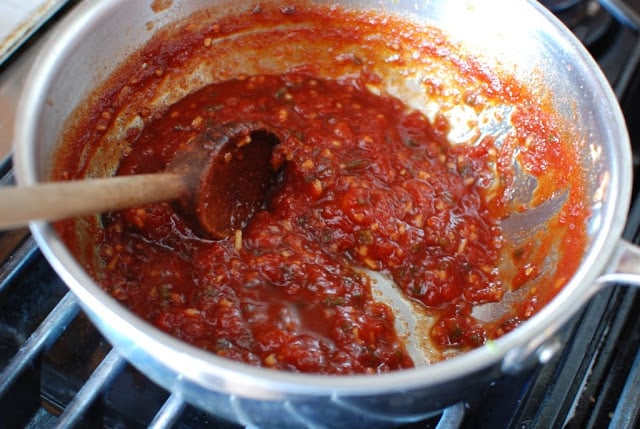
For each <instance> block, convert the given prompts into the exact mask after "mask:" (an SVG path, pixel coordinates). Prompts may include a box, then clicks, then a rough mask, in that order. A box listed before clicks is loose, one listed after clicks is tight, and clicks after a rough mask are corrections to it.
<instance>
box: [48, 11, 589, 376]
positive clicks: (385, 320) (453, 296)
mask: <svg viewBox="0 0 640 429" xmlns="http://www.w3.org/2000/svg"><path fill="white" fill-rule="evenodd" d="M343 14H344V16H343ZM283 17H284V18H283ZM282 19H286V20H290V21H291V22H297V21H299V22H305V21H309V22H313V23H315V24H317V26H316V27H317V28H316V29H314V30H310V33H309V34H308V35H306V36H305V37H309V38H310V40H313V37H314V35H313V31H318V32H320V31H322V36H323V37H334V38H335V43H334V45H335V46H338V45H339V44H340V43H342V42H344V41H351V40H352V39H353V40H356V41H360V40H361V41H362V43H371V44H372V45H375V44H376V43H378V44H379V48H380V51H381V52H382V51H383V50H385V49H390V48H389V47H392V48H393V49H399V50H400V49H401V48H402V47H403V46H418V48H416V49H418V50H419V51H420V52H421V55H419V56H417V57H415V58H416V59H415V60H416V65H417V67H423V66H424V65H425V64H427V63H428V62H429V61H430V60H431V58H432V57H437V58H436V59H437V60H443V61H450V62H452V63H454V64H455V65H456V67H458V68H459V70H460V75H461V77H462V78H464V79H467V78H468V80H469V82H472V81H480V82H485V84H484V85H481V87H480V88H476V89H475V91H476V92H477V93H473V92H470V93H469V97H468V98H469V99H470V100H472V99H475V97H477V99H478V100H486V102H487V103H490V102H491V101H492V100H498V101H505V102H507V103H508V104H510V105H515V106H518V109H516V111H515V112H514V114H513V115H512V118H511V120H512V123H513V126H514V129H515V132H514V134H513V135H510V136H507V137H506V138H505V139H504V141H503V142H502V144H501V145H500V146H496V145H495V142H494V141H493V139H492V138H491V137H486V138H484V139H482V140H481V141H480V142H477V143H475V144H473V145H468V144H462V145H453V144H450V143H449V142H448V141H447V139H446V136H447V133H448V131H449V124H448V123H447V120H446V119H444V117H442V116H437V117H436V118H435V120H434V121H433V123H431V122H430V121H429V120H428V119H427V118H426V117H425V116H423V115H422V114H420V113H418V112H416V111H415V110H411V109H409V108H408V107H407V106H405V105H404V104H403V103H402V102H400V101H399V100H398V99H395V98H393V97H390V96H387V95H375V94H373V93H372V92H370V91H369V90H368V89H367V86H368V84H370V83H373V84H378V83H380V82H381V80H383V79H384V76H380V75H378V74H376V73H375V72H371V71H370V70H369V63H368V61H369V60H363V59H361V58H359V57H357V56H355V57H353V58H351V57H350V58H349V61H348V62H349V63H350V65H349V67H360V68H361V70H359V71H358V73H345V77H343V78H340V79H318V78H317V77H314V76H315V75H314V66H313V64H310V65H309V66H308V67H299V68H295V69H293V70H290V71H289V72H287V73H285V74H281V75H269V74H264V75H257V76H253V77H246V78H241V79H234V80H227V81H224V82H220V83H215V84H212V85H209V86H205V87H204V88H202V89H200V90H199V91H197V92H194V93H192V94H189V95H188V96H186V97H185V98H184V99H182V100H181V101H179V102H177V103H176V104H174V105H171V106H170V107H167V108H164V109H160V110H157V111H150V110H148V109H147V108H146V106H139V107H138V108H139V109H140V117H141V118H142V120H143V121H144V128H143V129H142V131H141V132H140V133H138V131H131V133H128V134H127V135H126V136H125V137H126V140H127V141H128V142H129V143H130V147H127V150H126V151H125V153H124V156H123V158H122V161H121V163H120V167H119V171H118V174H136V173H148V172H156V171H162V170H163V168H164V167H165V166H166V165H167V163H168V162H169V161H171V159H172V158H173V156H174V154H175V153H176V151H179V150H180V146H181V145H183V144H185V142H188V141H189V140H190V139H191V138H193V137H194V136H195V135H196V134H198V133H200V132H202V131H203V130H205V129H206V128H207V127H210V126H212V125H216V124H221V123H225V122H230V121H240V122H261V123H264V124H268V125H269V126H270V127H273V128H280V129H281V130H286V133H281V134H282V135H287V136H288V137H287V139H286V140H285V141H283V142H282V147H281V150H283V151H284V153H285V154H286V159H287V161H286V162H285V164H284V167H283V170H282V173H281V174H282V177H281V178H280V180H279V186H278V188H277V189H276V192H275V193H274V196H273V198H272V199H271V200H270V201H269V203H268V205H267V206H266V207H265V208H264V210H261V211H259V212H258V213H257V214H256V215H255V216H254V217H253V218H252V219H251V221H250V223H249V224H248V225H247V227H246V228H244V229H243V230H242V231H238V233H237V234H236V235H235V236H232V237H229V238H228V239H225V240H220V241H213V240H208V239H205V238H202V237H200V236H198V235H197V234H196V233H194V231H192V230H191V229H190V228H189V226H188V224H187V223H185V222H184V221H183V220H182V219H181V218H180V216H179V215H178V214H176V213H175V212H174V210H173V209H172V206H171V204H168V203H167V204H155V205H149V206H145V207H139V208H134V209H130V210H125V211H120V212H113V213H108V214H105V215H103V216H102V218H101V222H102V223H101V225H103V227H104V228H101V227H100V226H97V227H96V230H95V231H94V230H91V232H90V233H91V235H92V236H91V238H90V239H86V237H82V236H79V235H78V234H77V233H76V228H77V227H78V224H77V223H76V221H67V222H60V223H58V224H57V228H58V231H59V233H60V234H61V236H62V237H63V240H64V241H65V242H66V243H67V244H68V245H69V247H70V248H71V249H72V251H74V252H76V254H78V255H82V254H85V253H86V254H87V255H90V256H88V257H84V258H81V257H79V259H84V260H85V261H86V260H87V259H92V258H93V256H94V255H93V254H92V252H93V248H94V242H97V247H98V255H96V256H97V258H96V259H99V261H100V262H99V264H100V267H99V268H95V267H92V266H91V263H92V262H85V264H86V266H87V269H88V270H89V271H90V272H91V273H92V274H93V275H94V276H95V277H96V279H97V280H98V282H99V283H100V285H101V286H102V287H104V288H105V290H107V291H108V292H109V293H110V294H111V295H113V296H114V297H115V298H117V299H118V300H120V301H121V302H122V303H123V304H124V305H126V306H127V307H128V308H130V309H131V310H132V311H134V312H135V313H137V314H138V315H140V316H141V317H142V318H144V319H145V320H147V321H149V322H150V323H153V324H154V325H155V326H157V327H159V328H160V329H162V330H164V331H166V332H168V333H170V334H172V335H174V336H176V337H177V338H180V339H182V340H184V341H187V342H190V343H192V344H194V345H196V346H198V347H201V348H204V349H206V350H209V351H211V352H213V353H216V354H218V355H221V356H225V357H228V358H230V359H234V360H238V361H242V362H246V363H249V364H253V365H258V366H264V367H269V368H276V369H284V370H290V371H301V372H313V373H324V374H346V373H377V372H385V371H389V370H394V369H400V368H407V367H411V366H413V365H414V363H413V361H412V359H411V357H410V356H409V355H408V353H407V349H406V347H405V345H404V339H403V338H400V337H399V335H398V334H397V333H396V329H395V327H394V314H393V311H392V310H391V308H390V307H389V306H387V305H386V304H384V303H381V302H377V301H376V300H374V297H373V294H372V290H371V280H370V278H369V277H368V276H367V275H366V270H371V271H376V272H380V273H382V274H383V275H385V276H387V277H388V278H390V279H392V280H393V281H394V282H395V283H396V284H397V286H398V287H399V288H400V289H401V290H402V292H403V293H404V294H405V295H406V296H407V297H408V298H409V299H410V300H413V301H414V302H416V303H418V304H419V305H420V306H422V308H424V309H426V311H427V312H428V313H429V314H430V315H431V316H432V317H433V318H434V319H435V323H434V325H433V328H432V329H431V332H430V334H429V335H430V337H431V338H430V340H431V341H430V343H431V344H433V345H434V346H435V347H436V348H437V349H439V350H442V351H444V350H450V349H454V350H457V351H464V350H468V349H470V348H473V347H477V346H479V345H482V344H484V343H485V342H487V341H488V340H491V339H493V338H497V337H498V336H500V335H502V334H504V333H506V332H508V331H510V330H512V329H514V328H515V327H517V326H518V324H519V323H521V321H522V320H526V319H527V318H529V317H530V316H531V315H532V314H534V313H535V312H536V311H537V310H539V309H540V308H541V307H542V306H543V305H545V304H546V303H547V302H548V301H549V300H550V299H551V298H552V297H553V296H554V295H555V294H556V293H557V291H558V290H560V288H561V287H562V286H563V285H564V284H565V283H566V281H567V280H568V279H569V278H570V277H571V275H572V274H573V272H574V271H575V270H576V268H577V266H578V265H579V263H580V258H579V257H577V255H581V254H582V253H583V252H584V248H585V243H586V238H585V227H584V225H585V223H586V218H587V217H588V215H589V210H588V207H587V206H586V205H585V204H584V201H585V195H586V190H585V189H584V186H583V185H582V183H583V175H582V173H581V172H580V171H579V168H578V167H576V165H575V164H576V163H575V160H576V159H577V157H576V154H575V153H574V152H573V148H572V146H571V145H569V144H565V140H566V137H567V136H566V135H564V134H563V133H562V132H560V131H559V130H558V129H557V128H556V126H555V123H554V120H553V115H552V114H551V113H549V112H547V110H546V109H547V107H546V105H545V104H544V101H543V100H540V99H539V97H538V98H535V99H536V102H535V103H533V102H531V99H530V97H531V96H530V94H528V93H527V91H526V90H525V89H524V88H521V87H520V86H519V85H518V84H517V83H516V82H514V81H513V80H512V79H511V78H509V77H505V78H502V77H500V76H495V75H493V74H492V72H491V70H489V69H487V68H484V67H482V65H481V64H478V63H477V62H476V61H475V60H473V59H470V58H469V59H468V58H465V57H461V56H458V54H457V51H456V49H455V47H453V46H450V45H448V44H447V43H446V38H444V37H443V36H441V35H440V36H439V37H434V34H439V33H437V32H436V30H434V29H431V30H428V31H426V32H425V33H422V32H421V30H420V29H417V28H413V27H411V26H409V25H407V24H406V23H404V22H396V21H394V20H393V19H387V18H384V17H383V18H381V17H378V16H376V15H367V14H363V15H362V16H360V15H357V14H356V15H350V14H348V13H344V12H342V11H341V10H340V9H339V8H338V9H335V10H334V9H332V10H330V11H329V10H322V11H320V12H319V11H317V10H315V9H313V8H310V9H309V10H306V9H303V8H300V9H295V8H294V9H287V10H286V11H283V10H280V11H278V10H276V11H269V10H266V9H265V10H262V9H261V8H257V9H256V10H255V12H254V13H251V14H249V15H246V16H243V17H240V18H230V19H228V20H227V21H223V22H222V23H220V24H219V23H215V24H211V25H210V26H209V27H207V28H208V29H205V30H203V32H202V33H198V31H199V30H197V28H196V27H197V26H194V27H193V28H194V29H193V32H192V31H191V29H190V27H189V26H187V27H185V28H184V29H179V31H178V32H177V33H176V34H177V35H178V36H176V38H175V39H173V38H171V39H165V38H159V39H157V40H156V39H154V40H152V42H151V43H150V44H149V45H148V46H147V47H145V49H144V50H142V52H141V53H140V55H139V56H138V57H134V58H133V59H132V60H131V61H130V62H129V63H127V64H125V66H124V67H123V68H122V69H121V70H120V73H119V74H118V73H116V74H115V75H114V77H113V79H112V81H110V82H108V84H107V85H105V86H104V87H103V88H102V92H98V94H97V96H96V97H94V99H93V105H91V106H90V107H89V108H88V109H87V110H85V111H82V112H81V115H80V117H79V118H76V119H77V121H76V122H75V123H73V124H71V125H72V127H70V128H71V129H72V131H71V132H70V133H69V135H68V136H67V137H66V138H65V144H63V145H62V147H61V150H60V151H59V154H58V159H57V164H56V165H55V168H54V174H53V178H54V179H63V180H66V179H70V178H79V177H84V176H86V175H87V174H88V173H87V171H86V170H87V168H88V167H87V166H88V165H89V164H90V163H89V162H88V160H90V159H91V158H92V157H93V156H94V154H95V153H99V152H100V150H99V148H100V146H101V139H102V138H103V135H104V134H105V132H106V131H107V130H109V128H110V127H117V126H118V124H117V120H116V119H115V118H117V116H118V114H119V113H120V110H121V109H124V107H126V103H127V99H128V97H129V95H130V94H132V93H134V92H137V91H142V92H144V91H150V92H151V91H153V89H154V86H155V85H158V84H159V81H161V80H162V78H163V76H164V75H165V74H167V73H171V72H172V71H173V70H177V71H179V70H180V69H181V67H182V65H181V64H182V62H183V61H184V60H185V59H186V58H189V57H190V56H192V55H194V56H196V57H197V56H198V55H200V54H202V52H203V50H205V49H208V48H209V47H210V46H211V45H212V38H213V39H214V40H215V38H216V37H219V36H221V35H224V34H225V32H229V34H233V32H234V31H235V29H242V28H250V27H251V26H252V25H258V26H260V25H262V24H265V23H269V22H271V21H270V20H272V21H273V22H279V21H280V20H282ZM335 22H338V23H339V24H340V25H338V26H337V27H335V28H332V29H331V31H324V29H325V28H329V27H331V26H332V25H334V24H333V23H335ZM399 25H402V28H403V31H401V32H398V31H397V29H398V28H399V27H398V26H399ZM183 30H184V31H183ZM369 31H370V32H375V34H378V35H379V34H383V35H385V37H374V38H367V34H368V33H367V32H369ZM183 33H184V34H183ZM174 36H175V35H174ZM418 42H420V43H418ZM256 44H257V46H258V47H259V42H256ZM372 49H373V51H376V49H377V48H376V47H375V46H374V47H373V48H372ZM340 58H342V57H340ZM381 58H384V54H381ZM412 58H413V57H412ZM409 66H410V64H408V65H407V69H409V68H410V67H409ZM349 70H350V69H349ZM355 76H358V77H355ZM464 79H463V80H462V81H460V83H459V84H460V85H463V86H464V87H466V86H467V83H466V81H464ZM423 84H424V87H425V88H426V89H427V90H428V91H427V92H429V91H433V92H434V93H439V92H440V91H442V88H440V87H439V85H440V83H438V81H437V79H436V80H434V81H431V80H429V79H426V80H425V81H424V82H423ZM374 86H375V85H374ZM470 86H471V85H470ZM429 88H430V89H429ZM472 104H473V103H472ZM527 142H529V143H527ZM514 160H517V161H518V162H519V164H520V166H521V168H522V169H523V170H524V171H525V172H527V174H530V175H532V176H535V177H536V178H540V181H539V184H538V188H537V189H536V191H535V195H534V198H533V199H532V201H530V202H527V203H522V202H520V201H512V199H511V198H510V195H513V194H514V189H513V188H514V187H515V184H514V177H513V174H512V173H510V172H512V164H513V162H514ZM496 169H497V174H499V177H496ZM558 189H563V190H564V189H566V190H567V202H566V204H565V205H564V206H563V207H562V209H561V210H560V213H559V214H558V215H557V216H556V217H555V218H554V219H552V220H551V221H549V222H548V224H547V225H546V230H541V232H540V233H539V234H535V237H534V239H532V240H529V241H528V242H526V243H524V244H519V245H518V246H514V245H513V243H508V242H506V241H505V240H506V239H505V237H504V236H503V231H502V230H501V228H500V226H499V223H500V220H501V219H503V218H505V217H507V216H509V215H510V214H511V213H514V212H524V211H526V210H527V209H528V208H529V207H528V206H527V204H531V205H535V204H539V203H541V202H543V201H545V200H547V199H549V198H551V197H553V195H554V194H555V193H556V191H557V190H558ZM488 195H491V198H489V197H488ZM567 230H571V233H570V234H565V232H566V231H567ZM94 237H95V238H94ZM556 237H563V242H562V247H561V248H560V250H559V252H558V254H557V255H556V260H557V264H556V267H555V271H554V272H553V273H548V272H545V271H544V270H543V268H544V264H545V261H546V258H547V253H546V251H547V249H549V248H551V247H552V246H553V245H554V244H555V243H554V240H555V239H556ZM504 258H507V259H509V260H510V261H511V262H512V268H511V271H510V272H499V267H500V266H501V263H502V259H504ZM523 285H526V286H527V287H528V288H529V290H528V291H527V294H526V295H524V298H522V300H520V301H519V302H516V303H514V304H513V308H511V310H512V312H511V313H509V314H507V315H506V316H504V317H501V318H498V319H496V320H492V321H490V322H482V321H481V320H479V319H477V318H474V317H473V315H472V311H473V308H474V305H476V304H482V303H491V302H499V301H501V299H502V298H503V295H504V294H505V293H506V292H507V291H511V290H517V289H518V288H521V287H524V286H523ZM531 285H533V286H531Z"/></svg>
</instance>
